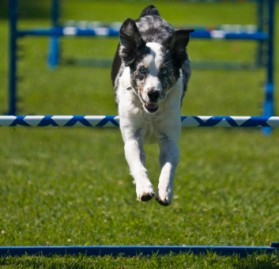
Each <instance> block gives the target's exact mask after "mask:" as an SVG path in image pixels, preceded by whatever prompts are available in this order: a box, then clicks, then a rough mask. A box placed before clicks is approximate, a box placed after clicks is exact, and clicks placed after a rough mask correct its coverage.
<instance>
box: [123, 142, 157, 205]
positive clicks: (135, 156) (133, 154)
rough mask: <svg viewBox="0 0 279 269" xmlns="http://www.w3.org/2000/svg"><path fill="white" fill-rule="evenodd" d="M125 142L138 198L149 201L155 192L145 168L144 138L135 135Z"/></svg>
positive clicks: (126, 154)
mask: <svg viewBox="0 0 279 269" xmlns="http://www.w3.org/2000/svg"><path fill="white" fill-rule="evenodd" d="M124 142H125V146H124V148H125V157H126V160H127V162H128V165H129V168H130V172H131V175H132V176H133V178H134V180H135V184H136V193H137V199H138V200H139V201H148V200H150V199H152V197H154V196H155V192H154V190H153V186H152V184H151V182H150V180H149V178H148V174H147V170H146V168H145V155H144V150H143V141H142V138H141V137H133V138H129V139H127V140H126V141H124Z"/></svg>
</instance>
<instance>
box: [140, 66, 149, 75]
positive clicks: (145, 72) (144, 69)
mask: <svg viewBox="0 0 279 269" xmlns="http://www.w3.org/2000/svg"><path fill="white" fill-rule="evenodd" d="M139 72H140V73H141V74H143V75H146V74H147V68H145V67H144V66H141V67H140V68H139Z"/></svg>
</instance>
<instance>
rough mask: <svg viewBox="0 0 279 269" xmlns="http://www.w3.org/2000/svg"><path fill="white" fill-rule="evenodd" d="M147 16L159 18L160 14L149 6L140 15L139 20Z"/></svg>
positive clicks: (153, 7)
mask: <svg viewBox="0 0 279 269" xmlns="http://www.w3.org/2000/svg"><path fill="white" fill-rule="evenodd" d="M148 15H151V16H160V13H159V11H158V9H157V8H156V7H155V6H153V5H150V6H148V7H146V8H145V9H144V10H143V11H142V12H141V14H140V18H141V17H144V16H148Z"/></svg>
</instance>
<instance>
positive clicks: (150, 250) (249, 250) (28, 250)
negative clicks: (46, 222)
mask: <svg viewBox="0 0 279 269" xmlns="http://www.w3.org/2000/svg"><path fill="white" fill-rule="evenodd" d="M276 251H278V243H272V245H271V246H270V247H268V246H2V247H0V256H22V255H42V256H53V255H79V254H82V255H88V256H106V255H109V256H118V255H122V256H137V255H145V256H151V255H167V254H181V253H193V254H196V255H199V254H208V253H215V254H217V255H222V256H229V255H239V256H241V257H245V256H247V255H251V254H254V253H259V254H263V253H264V254H272V253H275V252H276Z"/></svg>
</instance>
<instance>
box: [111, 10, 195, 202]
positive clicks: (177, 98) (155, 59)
mask: <svg viewBox="0 0 279 269" xmlns="http://www.w3.org/2000/svg"><path fill="white" fill-rule="evenodd" d="M192 31H193V30H175V29H174V28H173V27H172V26H171V25H170V24H168V23H167V22H166V21H165V20H164V19H162V18H161V17H160V14H159V12H158V10H157V9H156V8H155V7H154V6H152V5H151V6H148V7H147V8H145V9H144V10H143V11H142V13H141V15H140V18H139V19H137V20H133V19H130V18H129V19H127V20H126V21H125V22H124V23H123V24H122V26H121V29H120V44H119V46H118V49H117V52H116V55H115V58H114V61H113V66H112V72H111V77H112V82H113V86H114V88H115V91H116V102H117V105H118V113H119V119H120V129H121V133H122V137H123V140H124V143H125V146H124V149H125V156H126V159H127V162H128V164H129V168H130V172H131V174H132V176H133V178H134V180H135V184H136V193H137V198H138V200H140V201H148V200H150V199H151V198H152V197H154V196H155V197H156V199H157V201H158V202H159V203H160V204H161V205H169V204H170V203H171V201H172V196H173V179H174V174H175V169H176V166H177V164H178V160H179V149H178V146H177V142H178V138H179V135H180V131H181V122H180V108H181V102H182V99H183V96H184V93H185V90H186V87H187V83H188V80H189V77H190V61H189V58H188V55H187V53H186V46H187V44H188V42H189V35H190V33H191V32H192ZM153 137H155V138H157V140H158V142H159V146H160V157H159V160H160V165H161V174H160V178H159V185H158V192H157V193H156V194H155V192H154V189H153V186H152V183H151V182H150V180H149V178H148V174H147V170H146V168H145V155H144V150H143V143H144V139H148V138H153Z"/></svg>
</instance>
